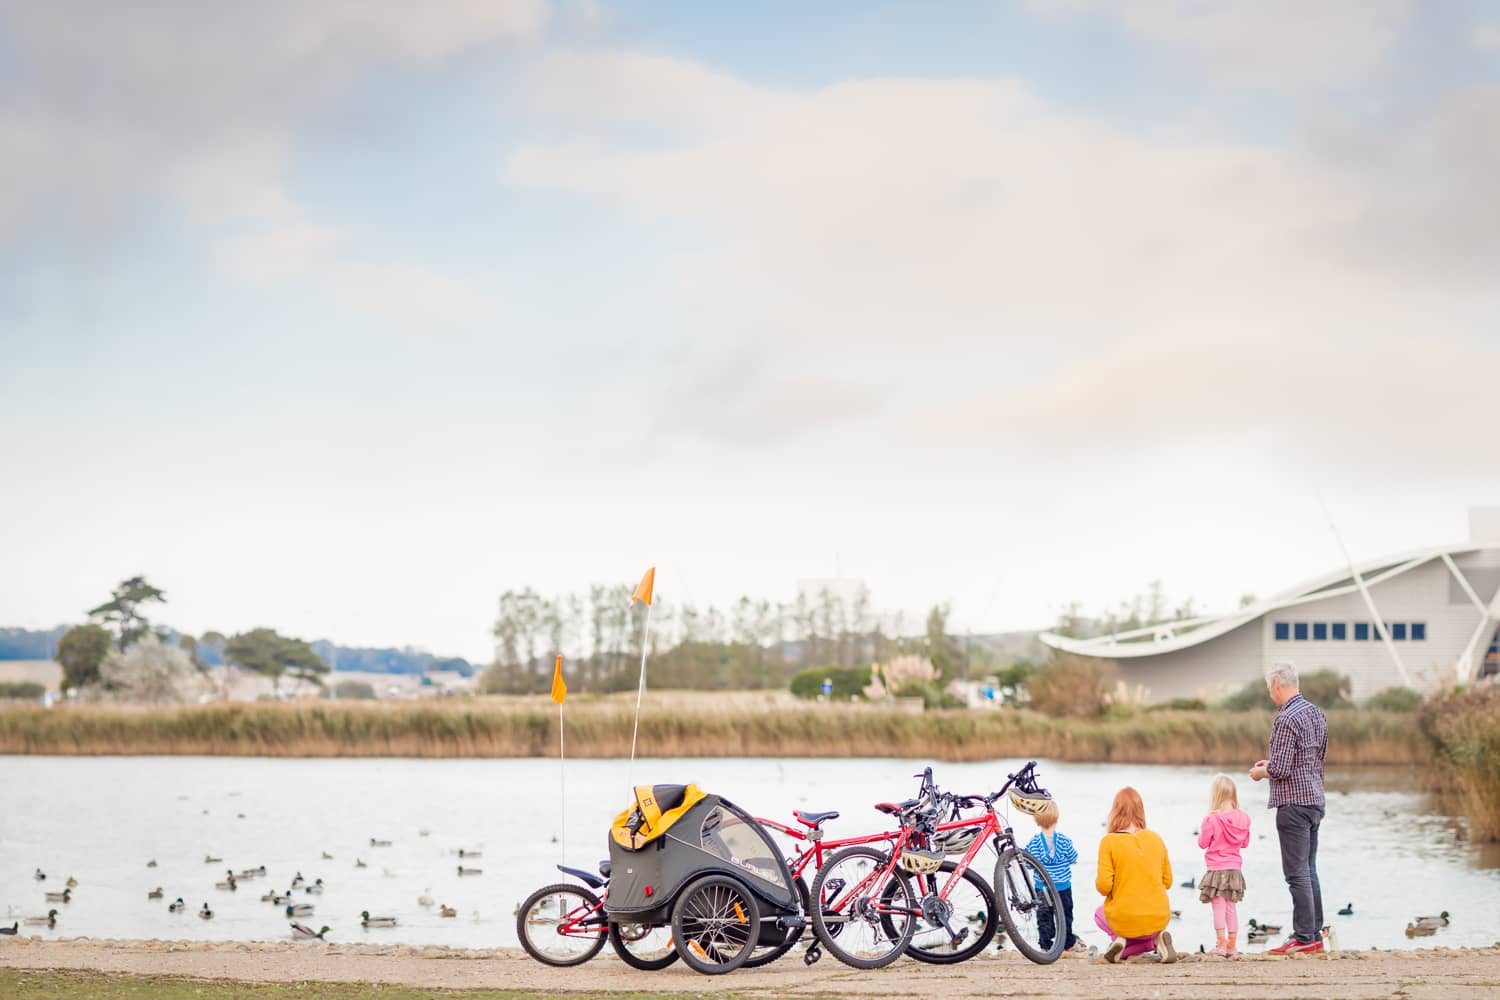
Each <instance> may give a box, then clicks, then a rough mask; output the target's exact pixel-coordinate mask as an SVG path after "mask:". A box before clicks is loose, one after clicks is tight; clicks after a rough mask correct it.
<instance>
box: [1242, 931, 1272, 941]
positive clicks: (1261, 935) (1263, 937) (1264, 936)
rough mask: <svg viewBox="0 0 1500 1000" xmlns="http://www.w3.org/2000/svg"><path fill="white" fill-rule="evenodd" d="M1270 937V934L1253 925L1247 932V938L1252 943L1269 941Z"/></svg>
mask: <svg viewBox="0 0 1500 1000" xmlns="http://www.w3.org/2000/svg"><path fill="white" fill-rule="evenodd" d="M1270 939H1271V935H1270V934H1268V933H1267V932H1265V931H1262V930H1256V929H1255V928H1253V927H1252V928H1251V929H1250V930H1249V931H1247V932H1246V933H1245V940H1246V941H1248V942H1249V943H1250V944H1260V943H1262V942H1264V941H1269V940H1270Z"/></svg>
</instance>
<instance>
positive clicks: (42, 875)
mask: <svg viewBox="0 0 1500 1000" xmlns="http://www.w3.org/2000/svg"><path fill="white" fill-rule="evenodd" d="M31 877H32V878H34V879H36V880H37V881H38V882H45V881H47V873H46V872H44V871H42V870H41V869H40V868H38V869H37V870H36V871H35V872H34V873H33V874H32V876H31Z"/></svg>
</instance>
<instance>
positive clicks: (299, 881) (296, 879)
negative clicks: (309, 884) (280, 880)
mask: <svg viewBox="0 0 1500 1000" xmlns="http://www.w3.org/2000/svg"><path fill="white" fill-rule="evenodd" d="M306 881H307V879H305V878H303V877H302V873H301V872H298V873H297V874H295V875H293V876H292V888H293V889H300V888H301V887H302V885H303V884H304V883H305V882H306Z"/></svg>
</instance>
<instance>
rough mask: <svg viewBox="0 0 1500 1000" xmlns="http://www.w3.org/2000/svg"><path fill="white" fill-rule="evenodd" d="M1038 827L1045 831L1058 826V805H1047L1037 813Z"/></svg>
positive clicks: (1051, 803)
mask: <svg viewBox="0 0 1500 1000" xmlns="http://www.w3.org/2000/svg"><path fill="white" fill-rule="evenodd" d="M1036 825H1037V826H1039V827H1041V828H1042V829H1043V830H1050V829H1052V828H1053V827H1054V826H1056V825H1057V803H1056V802H1055V801H1054V802H1048V803H1045V804H1044V805H1043V806H1042V807H1041V808H1040V809H1038V810H1037V811H1036Z"/></svg>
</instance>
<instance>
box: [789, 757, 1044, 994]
mask: <svg viewBox="0 0 1500 1000" xmlns="http://www.w3.org/2000/svg"><path fill="white" fill-rule="evenodd" d="M931 775H932V772H931V769H930V768H929V769H928V770H927V772H926V773H925V774H924V775H923V788H922V794H921V795H919V796H918V798H917V799H915V800H911V801H909V802H905V803H901V804H899V805H891V804H883V808H885V809H886V810H887V811H891V810H894V814H895V815H896V816H897V817H898V819H899V821H900V829H899V831H898V832H897V834H896V836H895V838H894V841H893V842H892V843H890V845H889V847H888V848H887V849H882V848H881V847H877V846H875V845H874V844H873V843H867V844H864V845H860V846H852V847H847V848H844V849H843V850H840V851H838V852H837V853H835V854H833V855H832V856H831V857H829V858H828V859H827V861H826V863H825V864H824V865H822V867H820V868H819V870H818V874H817V877H816V878H815V879H814V880H813V883H812V888H811V890H810V896H811V898H812V899H816V900H818V901H819V904H818V905H817V906H814V907H810V909H811V916H812V925H813V931H814V933H816V934H817V936H818V940H819V942H820V943H821V944H822V946H823V947H824V948H827V949H828V950H829V951H830V952H832V953H833V954H834V955H835V956H836V957H837V958H838V959H839V961H841V962H843V963H845V964H846V965H850V966H853V967H854V968H857V969H878V968H882V967H884V966H886V965H889V964H891V963H892V962H894V961H895V960H896V959H897V958H900V957H901V955H902V954H903V953H905V952H906V950H907V949H908V947H909V946H910V945H911V942H912V940H913V938H914V937H915V935H916V934H917V932H918V929H919V927H921V926H923V925H924V924H925V925H927V926H928V927H934V928H941V929H942V931H943V932H945V933H946V934H947V936H948V939H949V940H950V941H952V942H954V943H955V944H957V945H960V946H962V945H963V942H964V941H965V938H966V935H965V934H964V933H963V930H964V929H959V928H955V926H954V922H955V918H956V917H958V916H960V914H959V911H958V910H957V908H956V907H955V905H954V896H955V890H956V889H957V888H958V887H959V885H960V884H961V883H963V882H964V876H965V874H966V873H967V872H968V870H969V867H970V866H971V865H972V864H973V862H974V859H975V858H976V857H977V856H978V855H979V851H980V850H981V849H982V848H983V846H984V845H985V844H986V843H991V844H993V846H994V849H995V853H996V855H997V860H996V863H995V880H994V892H993V897H992V898H993V900H994V902H995V903H996V904H998V908H999V911H1000V919H1001V920H1002V921H1003V922H1004V924H1005V930H1006V934H1007V936H1009V938H1010V939H1011V942H1012V943H1013V944H1014V945H1015V946H1016V949H1017V950H1018V951H1020V952H1021V954H1023V955H1025V956H1026V957H1027V958H1029V959H1031V960H1032V961H1033V962H1037V963H1040V964H1048V963H1051V962H1054V961H1056V960H1057V958H1058V956H1059V955H1061V954H1062V944H1063V942H1062V940H1061V936H1060V935H1053V940H1052V942H1051V946H1050V947H1047V948H1044V947H1042V945H1041V938H1042V935H1041V926H1042V924H1041V922H1042V921H1043V920H1044V919H1045V920H1052V919H1053V918H1054V916H1055V914H1058V913H1061V912H1062V899H1061V897H1060V896H1059V894H1058V892H1057V888H1056V887H1055V886H1054V885H1053V884H1052V879H1051V877H1050V876H1048V874H1047V870H1046V869H1045V868H1044V867H1042V864H1041V862H1040V861H1038V860H1037V859H1036V858H1035V857H1033V856H1032V855H1031V854H1029V853H1027V852H1026V851H1025V850H1022V849H1021V848H1020V847H1018V846H1017V844H1016V840H1015V835H1014V833H1013V831H1012V830H1011V828H1010V826H1009V825H1008V824H1006V823H1005V822H1003V821H1002V820H1001V818H1000V817H999V816H998V815H997V814H996V813H995V809H994V804H995V801H996V800H997V799H1000V798H1002V797H1004V796H1006V795H1007V794H1008V795H1009V796H1010V799H1011V802H1012V804H1014V805H1015V806H1016V807H1017V808H1019V809H1021V810H1022V811H1025V812H1032V811H1034V810H1035V809H1037V808H1039V807H1040V806H1041V805H1042V804H1043V803H1045V802H1047V801H1050V796H1049V795H1048V794H1047V792H1046V791H1045V789H1042V788H1040V787H1039V786H1037V784H1036V762H1035V761H1030V762H1028V763H1027V764H1026V766H1025V767H1023V768H1021V770H1020V771H1018V772H1017V773H1015V774H1012V775H1008V776H1007V781H1006V783H1005V785H1004V786H1003V787H1002V788H1001V789H1000V790H999V791H998V792H994V793H992V794H990V795H983V796H975V795H943V794H940V793H939V792H938V790H937V788H936V786H935V785H933V783H932V776H931ZM979 805H982V806H983V808H984V811H983V813H981V814H980V815H979V816H976V817H970V818H962V817H961V816H958V813H959V812H960V811H961V810H962V809H967V808H972V807H974V806H979ZM949 809H951V810H952V811H953V813H954V815H955V816H957V817H958V818H955V819H952V820H950V821H949V822H946V823H942V822H939V817H940V816H941V815H942V814H943V813H944V812H947V811H948V810H949ZM955 834H956V835H957V836H956V837H955ZM948 838H953V839H954V840H956V841H961V840H967V841H968V846H967V847H966V848H965V849H964V851H963V854H962V856H961V857H960V859H959V861H958V862H957V863H956V864H955V863H952V862H947V861H946V859H945V856H944V854H943V853H942V852H941V851H939V850H936V849H934V846H933V845H937V844H944V843H947V842H948ZM945 865H948V866H951V867H948V868H947V869H946V871H947V876H948V877H947V878H946V879H945V880H942V885H941V886H938V884H937V883H938V881H939V875H940V874H942V873H943V872H944V871H945ZM982 881H983V880H982V879H981V882H982ZM992 908H993V907H992ZM1048 926H1051V925H1048ZM991 934H993V929H992V930H991ZM984 943H988V941H987V940H986V941H985V942H984ZM980 947H981V948H982V947H983V944H981V945H980Z"/></svg>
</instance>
